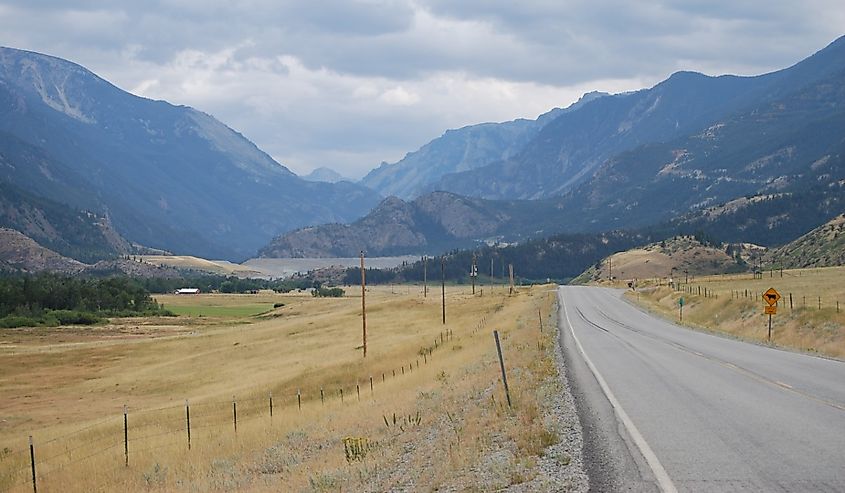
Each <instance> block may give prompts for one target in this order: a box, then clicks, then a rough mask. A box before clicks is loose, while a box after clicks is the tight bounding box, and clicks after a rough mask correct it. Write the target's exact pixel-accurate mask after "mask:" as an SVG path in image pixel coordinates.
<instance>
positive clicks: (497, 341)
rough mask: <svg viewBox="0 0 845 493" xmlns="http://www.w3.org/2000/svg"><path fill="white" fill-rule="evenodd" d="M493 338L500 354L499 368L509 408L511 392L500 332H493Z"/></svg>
mask: <svg viewBox="0 0 845 493" xmlns="http://www.w3.org/2000/svg"><path fill="white" fill-rule="evenodd" d="M493 338H495V339H496V352H497V353H499V366H500V367H501V369H502V383H503V384H504V385H505V396H506V397H507V398H508V407H511V392H510V390H509V389H508V376H507V375H506V374H505V360H504V359H503V358H502V345H501V344H500V343H499V331H498V330H494V331H493Z"/></svg>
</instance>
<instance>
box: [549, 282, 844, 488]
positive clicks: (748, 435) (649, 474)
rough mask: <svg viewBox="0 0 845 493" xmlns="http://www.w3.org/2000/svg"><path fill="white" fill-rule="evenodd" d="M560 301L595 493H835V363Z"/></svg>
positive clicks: (838, 473)
mask: <svg viewBox="0 0 845 493" xmlns="http://www.w3.org/2000/svg"><path fill="white" fill-rule="evenodd" d="M558 295H559V297H560V306H561V310H560V318H561V320H560V325H559V326H560V327H561V331H560V332H561V343H562V345H563V347H564V355H565V358H566V362H567V371H568V373H569V378H570V381H571V384H572V387H573V392H574V394H575V400H576V405H577V407H578V411H579V415H580V417H581V422H582V425H583V428H584V439H585V461H586V462H587V464H588V474H589V475H590V481H591V487H592V489H593V491H661V490H662V491H725V492H735V491H736V492H738V491H761V492H792V491H800V492H808V491H820V492H825V491H838V492H845V363H843V362H840V361H833V360H826V359H822V358H816V357H812V356H807V355H803V354H797V353H792V352H788V351H782V350H778V349H772V348H768V347H764V346H760V345H754V344H748V343H743V342H739V341H735V340H732V339H727V338H723V337H718V336H713V335H709V334H705V333H701V332H694V331H691V330H688V329H684V328H681V327H678V326H676V325H673V324H671V323H668V322H665V321H662V320H659V319H657V318H654V317H652V316H650V315H648V314H647V313H645V312H643V311H641V310H639V309H637V308H635V307H633V306H632V305H630V304H628V303H626V302H625V301H623V300H622V299H621V293H620V292H618V291H614V290H609V289H601V288H583V287H562V288H560V291H559V294H558ZM761 319H762V317H761ZM762 331H763V327H762V325H761V334H762Z"/></svg>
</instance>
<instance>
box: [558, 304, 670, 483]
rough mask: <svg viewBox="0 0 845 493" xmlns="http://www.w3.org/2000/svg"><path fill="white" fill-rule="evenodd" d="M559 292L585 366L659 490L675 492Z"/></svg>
mask: <svg viewBox="0 0 845 493" xmlns="http://www.w3.org/2000/svg"><path fill="white" fill-rule="evenodd" d="M559 294H560V300H561V302H562V303H563V314H564V316H565V317H566V324H567V325H569V333H570V334H572V338H573V339H574V340H575V345H576V346H578V352H580V353H581V356H583V358H584V362H586V363H587V367H589V368H590V371H591V372H593V375H594V376H595V377H596V380H597V381H598V383H599V386H600V387H601V390H602V392H604V395H605V397H607V400H608V401H610V405H611V406H613V410H614V412H615V413H616V416H617V417H618V418H619V420H620V421H621V422H622V425H623V426H625V429H626V430H627V431H628V434H629V435H631V439H633V440H634V444H636V446H637V448H638V449H640V453H641V454H643V457H644V458H645V460H646V462H647V463H648V466H649V467H650V468H651V471H652V472H653V473H654V477H655V478H656V479H657V485H658V486H659V487H660V490H661V491H663V492H665V493H677V491H678V489H677V488H675V484H674V483H672V479H671V478H670V477H669V474H668V473H667V472H666V469H664V468H663V464H661V463H660V460H659V459H658V458H657V455H655V453H654V451H653V450H651V447H650V446H649V445H648V442H646V441H645V438H643V436H642V434H641V433H640V430H638V429H637V427H636V426H635V425H634V422H633V421H631V418H630V417H629V416H628V413H626V412H625V410H624V409H623V408H622V405H621V404H620V403H619V401H618V400H616V396H615V395H613V392H611V390H610V387H609V386H608V385H607V382H605V380H604V377H602V376H601V373H599V370H598V369H597V368H596V366H595V365H594V364H593V362H592V361H591V360H590V357H589V356H587V353H586V352H584V347H583V346H582V345H581V341H579V340H578V336H576V335H575V329H574V328H573V327H572V322H571V321H570V320H569V310H567V308H566V300H565V299H564V297H563V293H562V292H559Z"/></svg>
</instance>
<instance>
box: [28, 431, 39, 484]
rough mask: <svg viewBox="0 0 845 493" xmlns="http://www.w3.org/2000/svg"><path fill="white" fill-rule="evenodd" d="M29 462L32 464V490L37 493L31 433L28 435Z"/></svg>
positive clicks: (33, 446)
mask: <svg viewBox="0 0 845 493" xmlns="http://www.w3.org/2000/svg"><path fill="white" fill-rule="evenodd" d="M29 464H30V465H31V466H32V492H33V493H38V483H37V482H36V480H35V445H33V443H32V435H29Z"/></svg>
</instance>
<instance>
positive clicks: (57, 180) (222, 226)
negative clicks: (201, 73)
mask: <svg viewBox="0 0 845 493" xmlns="http://www.w3.org/2000/svg"><path fill="white" fill-rule="evenodd" d="M0 155H3V156H5V159H4V161H3V165H4V166H3V167H2V179H3V181H6V182H7V183H12V184H13V185H15V186H17V187H18V188H20V189H22V190H24V191H27V192H30V193H32V194H34V195H38V196H42V197H45V196H46V197H49V198H50V199H51V200H53V201H56V202H59V203H66V204H69V205H71V206H73V207H75V208H78V209H86V210H91V211H94V212H96V213H98V214H100V215H108V216H109V217H110V219H111V221H112V223H113V224H114V227H115V229H116V230H117V231H119V232H120V233H121V234H122V235H124V236H125V237H126V238H128V239H129V240H131V241H134V242H137V243H141V244H145V245H150V246H152V247H157V248H162V249H166V250H172V251H176V252H184V251H188V252H191V253H195V254H199V255H203V256H209V257H215V258H221V257H223V258H243V257H248V256H251V255H252V254H253V253H254V252H255V250H256V249H257V248H258V247H259V246H261V245H264V244H266V242H267V241H268V240H269V239H270V238H272V237H273V236H274V235H277V234H279V233H280V232H283V231H287V230H290V229H293V228H295V227H300V226H303V225H305V224H312V223H317V222H331V221H350V220H354V219H355V218H357V217H359V216H360V215H362V214H363V213H365V212H366V211H367V210H369V209H370V208H371V207H372V206H373V205H375V204H376V203H377V202H378V197H376V196H374V194H373V193H372V192H371V191H369V190H367V189H366V188H364V187H360V186H357V185H354V184H351V183H339V184H328V183H312V182H307V181H305V180H302V179H300V178H299V177H297V176H296V175H294V174H293V173H291V172H290V171H289V170H287V168H285V167H284V166H282V165H280V164H279V163H277V162H276V161H274V160H273V159H272V158H271V157H270V156H268V155H267V154H265V153H264V152H262V151H261V150H260V149H258V148H257V147H256V146H255V145H254V144H253V143H252V142H250V141H249V140H247V139H246V138H245V137H244V136H242V135H240V134H239V133H237V132H235V131H234V130H232V129H230V128H228V127H227V126H225V125H224V124H222V123H220V122H219V121H217V120H215V119H214V118H213V117H211V116H210V115H207V114H205V113H202V112H200V111H197V110H195V109H193V108H189V107H184V106H173V105H171V104H169V103H166V102H164V101H152V100H148V99H144V98H139V97H136V96H133V95H131V94H129V93H126V92H124V91H122V90H120V89H119V88H117V87H115V86H113V85H111V84H109V83H108V82H106V81H105V80H103V79H101V78H99V77H97V76H96V75H94V74H93V73H91V72H89V71H88V70H86V69H84V68H83V67H80V66H78V65H75V64H73V63H71V62H68V61H65V60H61V59H58V58H53V57H50V56H46V55H41V54H37V53H32V52H27V51H21V50H15V49H10V48H0Z"/></svg>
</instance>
